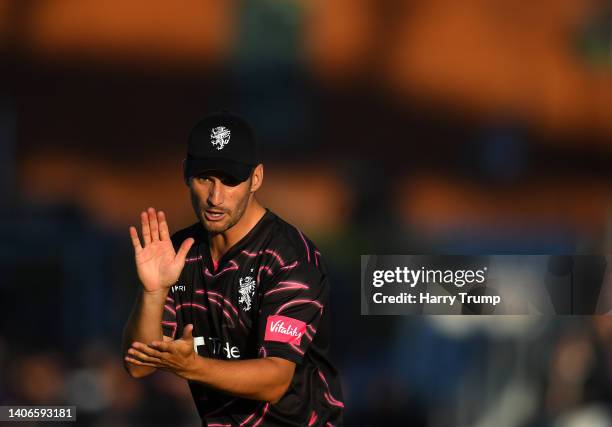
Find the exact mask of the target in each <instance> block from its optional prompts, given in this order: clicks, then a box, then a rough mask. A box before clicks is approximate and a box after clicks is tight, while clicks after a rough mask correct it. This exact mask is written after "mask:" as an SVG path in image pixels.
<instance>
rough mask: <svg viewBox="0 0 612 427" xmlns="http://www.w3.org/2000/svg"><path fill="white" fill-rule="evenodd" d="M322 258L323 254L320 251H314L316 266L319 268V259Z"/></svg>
mask: <svg viewBox="0 0 612 427" xmlns="http://www.w3.org/2000/svg"><path fill="white" fill-rule="evenodd" d="M320 256H321V252H319V251H314V259H315V266H317V267H318V266H319V257H320Z"/></svg>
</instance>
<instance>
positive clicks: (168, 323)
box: [161, 321, 177, 338]
mask: <svg viewBox="0 0 612 427" xmlns="http://www.w3.org/2000/svg"><path fill="white" fill-rule="evenodd" d="M161 323H162V325H167V326H172V338H174V337H175V336H176V328H177V325H176V322H166V321H163V322H161Z"/></svg>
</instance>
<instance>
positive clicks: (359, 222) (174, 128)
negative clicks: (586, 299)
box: [0, 0, 612, 427]
mask: <svg viewBox="0 0 612 427" xmlns="http://www.w3.org/2000/svg"><path fill="white" fill-rule="evenodd" d="M220 108H229V109H232V110H235V111H236V112H239V113H241V114H243V115H245V116H246V117H247V118H248V119H250V121H251V122H252V123H253V125H254V127H255V129H256V132H257V134H258V137H259V140H260V141H261V144H262V146H263V148H264V158H265V160H266V162H265V164H266V180H265V184H264V187H263V189H262V191H261V199H262V200H263V202H264V203H265V205H266V206H267V207H269V208H270V209H272V210H273V211H275V212H276V213H278V214H279V215H280V216H281V217H283V218H284V219H286V220H287V221H289V222H291V223H293V224H295V225H297V226H298V227H300V228H301V229H303V230H304V231H305V232H306V234H308V235H309V237H310V238H312V239H313V240H314V241H315V242H316V243H317V244H318V246H319V248H320V249H321V250H322V252H323V255H324V257H325V259H326V263H327V265H328V267H329V269H330V271H331V276H332V304H333V305H332V313H333V314H332V316H333V324H334V331H333V333H334V336H335V339H334V348H333V351H334V353H333V360H334V362H335V363H336V365H337V366H338V368H339V369H340V372H341V375H342V380H343V386H344V394H345V404H346V408H347V409H346V420H345V421H346V425H349V426H378V425H386V426H389V425H393V426H395V425H397V426H405V425H411V426H431V427H447V426H479V427H481V426H482V427H486V426H492V425H494V426H495V427H511V426H517V427H536V426H538V427H539V426H564V427H582V426H584V427H587V426H588V427H591V426H594V427H598V426H611V425H612V412H611V408H612V382H611V380H612V347H611V340H612V322H611V321H610V320H609V318H608V316H599V317H543V316H540V317H528V316H523V317H516V318H513V317H497V318H495V319H491V318H487V317H470V316H465V317H462V318H454V317H449V316H431V317H399V316H397V317H395V316H380V317H375V316H371V317H362V316H360V314H359V311H360V304H359V288H360V285H359V255H360V254H385V253H388V254H393V253H401V254H410V253H424V254H435V253H440V254H479V253H497V254H512V253H514V254H578V253H581V254H597V253H604V252H610V248H611V247H612V193H611V191H610V190H611V185H610V184H611V181H612V168H611V167H610V165H611V164H612V162H611V161H612V3H611V2H609V1H602V0H540V1H537V2H523V1H519V0H496V1H489V0H462V1H456V0H426V1H425V0H333V1H322V0H308V1H302V0H251V1H246V0H228V1H224V2H220V1H214V0H198V1H195V0H184V1H181V2H166V1H160V0H147V1H143V0H133V1H130V2H125V1H119V0H105V1H101V0H79V1H63V2H57V1H50V0H36V1H34V0H0V175H1V180H0V216H1V218H2V221H0V272H1V274H0V404H2V405H8V404H22V405H23V404H70V405H77V406H78V420H79V422H78V424H79V425H85V426H107V425H116V426H123V425H125V426H138V425H173V426H197V425H199V420H198V418H197V415H196V411H195V406H194V405H193V403H192V401H191V397H190V395H189V392H188V389H187V386H186V384H185V383H183V382H182V381H180V380H177V379H176V378H175V377H173V376H171V375H165V374H163V373H158V374H155V375H153V376H151V377H148V378H146V379H143V380H133V379H131V378H129V376H128V375H127V374H126V373H125V372H124V371H123V368H122V366H121V356H120V351H119V347H120V335H121V330H122V327H123V324H124V322H125V320H126V318H127V315H128V313H129V310H130V308H131V305H132V303H133V299H134V296H135V294H136V291H137V289H138V286H139V285H138V281H137V279H136V274H135V268H134V266H133V258H132V256H133V255H132V249H131V246H130V241H129V238H128V226H129V225H130V224H134V223H136V222H137V221H138V214H139V212H140V210H141V209H143V208H146V207H148V206H154V207H156V208H159V209H164V210H165V211H166V212H167V214H168V218H169V221H170V226H171V229H172V230H178V229H179V228H182V227H185V226H187V225H189V224H191V223H193V222H194V221H195V217H194V214H193V213H192V211H191V207H190V204H189V200H188V196H187V195H188V192H187V188H186V187H185V186H184V184H183V182H182V179H181V161H182V159H183V157H184V153H185V142H186V139H187V134H188V132H189V130H190V128H191V126H192V125H193V124H194V123H195V122H196V121H197V120H198V119H199V118H201V117H202V116H203V115H204V114H206V113H208V112H211V111H213V110H217V109H220Z"/></svg>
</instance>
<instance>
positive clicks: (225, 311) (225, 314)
mask: <svg viewBox="0 0 612 427" xmlns="http://www.w3.org/2000/svg"><path fill="white" fill-rule="evenodd" d="M208 301H209V302H212V303H214V304H217V305H218V306H219V307H221V308H222V309H223V315H224V316H225V317H227V319H228V320H229V321H230V322H232V324H231V325H230V327H232V328H233V327H235V326H236V323H235V322H234V319H232V316H231V315H230V314H229V313H228V311H227V310H226V309H225V308H223V304H221V303H220V302H219V301H217V300H216V299H211V298H210V297H209V298H208Z"/></svg>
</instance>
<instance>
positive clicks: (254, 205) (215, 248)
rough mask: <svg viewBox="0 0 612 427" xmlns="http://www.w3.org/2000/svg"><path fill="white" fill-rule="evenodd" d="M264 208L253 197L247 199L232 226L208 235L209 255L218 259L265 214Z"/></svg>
mask: <svg viewBox="0 0 612 427" xmlns="http://www.w3.org/2000/svg"><path fill="white" fill-rule="evenodd" d="M265 213H266V209H265V208H264V207H263V206H261V205H260V204H259V202H258V201H257V199H255V198H254V197H253V198H252V199H251V200H250V201H249V204H248V205H247V208H246V209H245V211H244V214H243V215H242V217H241V218H240V220H239V221H238V222H237V223H236V224H234V226H233V227H231V228H229V229H228V230H226V231H224V232H223V233H218V234H215V235H212V236H210V238H209V242H210V255H211V256H212V258H213V259H214V260H215V261H219V259H221V257H222V256H223V255H225V253H227V251H228V250H229V249H230V248H231V247H232V246H234V245H235V244H236V243H238V242H239V241H240V239H242V238H243V237H244V236H246V235H247V233H248V232H249V231H251V229H252V228H253V227H255V225H256V224H257V223H258V222H259V220H260V219H261V218H262V217H263V216H264V215H265Z"/></svg>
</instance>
